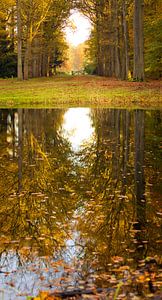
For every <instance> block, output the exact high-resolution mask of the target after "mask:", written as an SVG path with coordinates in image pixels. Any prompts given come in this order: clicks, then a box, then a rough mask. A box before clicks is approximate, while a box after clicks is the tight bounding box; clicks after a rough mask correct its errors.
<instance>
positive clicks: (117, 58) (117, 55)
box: [113, 0, 120, 78]
mask: <svg viewBox="0 0 162 300" xmlns="http://www.w3.org/2000/svg"><path fill="white" fill-rule="evenodd" d="M113 14H114V25H115V30H114V47H115V53H114V54H115V57H114V58H115V77H116V78H120V53H119V21H118V3H117V0H114V11H113Z"/></svg>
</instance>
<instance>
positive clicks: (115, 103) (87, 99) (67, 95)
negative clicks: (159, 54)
mask: <svg viewBox="0 0 162 300" xmlns="http://www.w3.org/2000/svg"><path fill="white" fill-rule="evenodd" d="M161 87H162V81H150V82H144V83H139V82H125V81H120V80H115V79H112V78H111V79H109V78H103V77H98V76H75V77H73V76H62V77H60V76H58V77H53V78H39V79H30V80H28V81H18V80H17V79H0V108H5V107H12V108H14V107H15V108H16V107H28V108H30V107H33V108H37V107H38V108H43V107H62V106H93V107H127V108H128V107H129V108H135V107H139V108H140V107H141V108H148V107H149V108H162V94H161Z"/></svg>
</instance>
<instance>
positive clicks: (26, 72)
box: [24, 38, 31, 80]
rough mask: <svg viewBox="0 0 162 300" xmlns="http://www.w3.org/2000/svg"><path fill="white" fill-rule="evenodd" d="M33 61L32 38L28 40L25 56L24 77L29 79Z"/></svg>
mask: <svg viewBox="0 0 162 300" xmlns="http://www.w3.org/2000/svg"><path fill="white" fill-rule="evenodd" d="M30 61H31V40H30V38H28V39H27V41H26V50H25V57H24V79H25V80H27V79H28V78H29V63H30Z"/></svg>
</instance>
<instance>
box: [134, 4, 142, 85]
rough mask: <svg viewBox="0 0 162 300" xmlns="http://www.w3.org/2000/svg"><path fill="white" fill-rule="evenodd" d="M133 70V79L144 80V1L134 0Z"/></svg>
mask: <svg viewBox="0 0 162 300" xmlns="http://www.w3.org/2000/svg"><path fill="white" fill-rule="evenodd" d="M133 32H134V69H133V78H134V80H137V81H143V80H144V1H143V0H134V27H133Z"/></svg>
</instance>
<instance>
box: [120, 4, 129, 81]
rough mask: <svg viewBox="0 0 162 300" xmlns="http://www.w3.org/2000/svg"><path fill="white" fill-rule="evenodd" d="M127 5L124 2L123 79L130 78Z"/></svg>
mask: <svg viewBox="0 0 162 300" xmlns="http://www.w3.org/2000/svg"><path fill="white" fill-rule="evenodd" d="M126 16H127V5H126V1H125V0H123V2H122V19H123V22H122V23H123V59H122V79H126V80H127V79H128V75H129V53H128V49H129V42H128V24H127V20H126Z"/></svg>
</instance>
